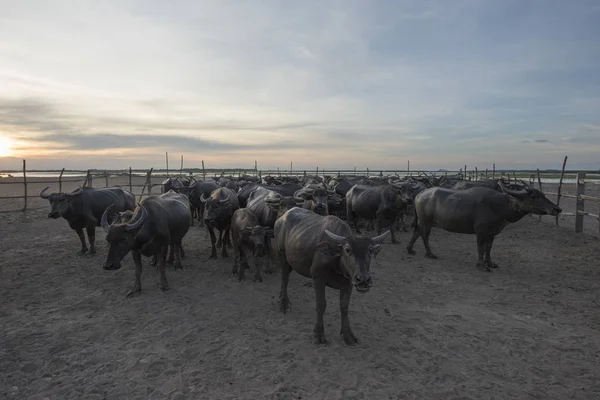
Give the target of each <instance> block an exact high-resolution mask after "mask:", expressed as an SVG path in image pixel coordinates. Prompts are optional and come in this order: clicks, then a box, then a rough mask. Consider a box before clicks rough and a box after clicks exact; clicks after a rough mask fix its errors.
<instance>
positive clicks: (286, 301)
mask: <svg viewBox="0 0 600 400" xmlns="http://www.w3.org/2000/svg"><path fill="white" fill-rule="evenodd" d="M282 258H283V259H282V262H281V290H280V291H279V303H280V309H281V311H283V313H284V314H285V313H287V311H288V310H289V309H290V298H289V297H288V293H287V288H288V283H289V282H290V272H292V267H291V266H290V264H289V263H288V262H287V260H286V259H285V256H283V255H282Z"/></svg>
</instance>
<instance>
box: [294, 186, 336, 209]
mask: <svg viewBox="0 0 600 400" xmlns="http://www.w3.org/2000/svg"><path fill="white" fill-rule="evenodd" d="M334 194H335V192H334V191H333V190H330V189H327V186H325V184H323V183H316V184H314V183H310V184H307V185H306V186H305V187H303V188H302V189H300V190H297V191H296V192H295V193H294V200H296V202H298V203H301V204H302V207H303V208H306V209H307V210H311V211H314V212H315V213H317V214H320V215H329V204H328V203H329V198H330V197H331V196H333V195H334Z"/></svg>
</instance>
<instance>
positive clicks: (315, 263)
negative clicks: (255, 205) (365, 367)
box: [275, 207, 390, 345]
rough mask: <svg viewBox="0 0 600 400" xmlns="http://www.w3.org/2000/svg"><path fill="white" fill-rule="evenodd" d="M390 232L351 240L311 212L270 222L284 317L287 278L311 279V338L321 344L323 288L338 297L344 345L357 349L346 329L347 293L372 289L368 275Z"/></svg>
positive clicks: (335, 222)
mask: <svg viewBox="0 0 600 400" xmlns="http://www.w3.org/2000/svg"><path fill="white" fill-rule="evenodd" d="M389 233H390V232H389V231H386V232H385V233H384V234H382V235H379V236H377V237H374V238H367V237H363V236H355V235H353V234H352V230H351V229H350V226H349V225H348V224H347V223H346V222H344V221H342V220H341V219H339V218H338V217H334V216H332V215H329V216H321V215H318V214H316V213H314V212H312V211H310V210H306V209H304V208H300V207H294V208H292V209H291V210H289V211H287V212H286V213H285V214H284V215H283V216H282V217H281V218H279V219H278V220H277V222H275V248H276V250H277V253H278V255H279V260H280V262H281V292H280V294H279V301H280V305H281V311H283V313H284V314H285V313H286V312H287V311H288V309H289V305H290V301H289V298H288V293H287V287H288V282H289V276H290V272H291V271H292V270H293V271H296V272H298V273H299V274H300V275H302V276H304V277H307V278H312V280H313V286H314V288H315V295H316V302H317V322H316V324H315V328H314V338H315V341H316V342H317V343H326V342H327V341H326V340H325V330H324V326H323V314H324V313H325V307H326V305H327V304H326V301H325V287H326V286H329V287H330V288H333V289H336V290H339V291H340V311H341V316H342V329H341V332H340V333H341V335H343V338H344V342H345V343H346V344H348V345H354V344H356V343H358V339H356V337H355V336H354V334H353V333H352V330H351V329H350V322H349V321H348V307H349V305H350V296H351V294H352V287H355V288H356V290H357V291H358V292H360V293H365V292H367V291H369V289H370V288H371V286H372V280H371V275H370V273H369V269H370V265H371V259H372V258H374V257H375V256H376V255H377V253H378V252H379V250H380V249H381V246H382V245H381V244H382V243H383V241H384V239H385V238H386V237H387V236H388V234H389Z"/></svg>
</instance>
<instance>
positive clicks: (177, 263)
mask: <svg viewBox="0 0 600 400" xmlns="http://www.w3.org/2000/svg"><path fill="white" fill-rule="evenodd" d="M173 247H175V251H174V253H175V265H174V267H175V269H183V265H182V264H181V258H182V257H181V249H182V247H181V242H179V243H176V244H174V245H173Z"/></svg>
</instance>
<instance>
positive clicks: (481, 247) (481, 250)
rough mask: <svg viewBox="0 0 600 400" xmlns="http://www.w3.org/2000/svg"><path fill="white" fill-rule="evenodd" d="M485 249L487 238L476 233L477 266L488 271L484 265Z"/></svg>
mask: <svg viewBox="0 0 600 400" xmlns="http://www.w3.org/2000/svg"><path fill="white" fill-rule="evenodd" d="M486 250H487V238H486V237H485V236H484V235H477V268H481V269H483V270H484V271H488V272H489V271H490V269H489V268H488V266H487V265H486V262H485V259H484V255H485V252H486Z"/></svg>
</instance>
